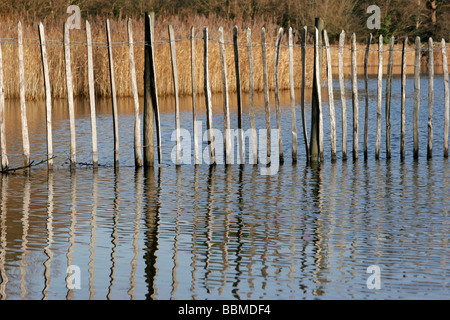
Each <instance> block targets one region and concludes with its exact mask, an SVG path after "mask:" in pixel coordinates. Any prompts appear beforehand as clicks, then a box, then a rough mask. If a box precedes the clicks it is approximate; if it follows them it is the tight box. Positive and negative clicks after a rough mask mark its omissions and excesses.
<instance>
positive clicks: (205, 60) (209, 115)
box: [203, 28, 216, 164]
mask: <svg viewBox="0 0 450 320" xmlns="http://www.w3.org/2000/svg"><path fill="white" fill-rule="evenodd" d="M203 45H204V47H203V48H204V50H203V72H204V88H205V105H206V118H207V119H206V120H207V121H206V127H207V130H208V140H209V157H210V159H209V164H216V150H215V147H214V134H213V130H212V128H213V117H212V101H211V85H210V83H209V70H208V28H204V29H203Z"/></svg>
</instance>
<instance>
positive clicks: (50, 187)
mask: <svg viewBox="0 0 450 320" xmlns="http://www.w3.org/2000/svg"><path fill="white" fill-rule="evenodd" d="M53 195H54V191H53V171H48V176H47V225H46V229H47V245H46V246H45V248H44V252H45V255H46V256H47V260H45V262H44V268H45V271H44V279H45V286H44V289H43V290H42V294H43V300H47V299H48V289H49V287H50V281H51V278H50V265H51V261H52V259H53V252H52V250H51V249H50V248H51V246H52V244H53Z"/></svg>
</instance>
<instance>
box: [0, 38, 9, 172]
mask: <svg viewBox="0 0 450 320" xmlns="http://www.w3.org/2000/svg"><path fill="white" fill-rule="evenodd" d="M2 60H3V59H2V45H1V43H0V152H1V157H2V161H1V169H2V170H5V169H7V168H8V166H9V161H8V155H7V152H6V130H5V118H6V117H5V87H4V84H3V61H2Z"/></svg>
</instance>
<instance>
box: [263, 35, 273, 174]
mask: <svg viewBox="0 0 450 320" xmlns="http://www.w3.org/2000/svg"><path fill="white" fill-rule="evenodd" d="M261 51H262V62H263V80H264V109H265V112H266V130H267V165H269V164H270V151H271V150H270V148H271V142H270V140H271V139H270V105H269V74H268V71H267V49H266V29H265V28H264V27H263V28H261Z"/></svg>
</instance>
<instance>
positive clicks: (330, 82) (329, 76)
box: [323, 30, 336, 161]
mask: <svg viewBox="0 0 450 320" xmlns="http://www.w3.org/2000/svg"><path fill="white" fill-rule="evenodd" d="M323 38H324V41H325V48H326V54H327V81H328V107H329V109H330V139H331V160H332V161H335V160H336V118H335V111H334V95H333V72H332V70H331V52H330V42H329V41H328V34H327V31H326V30H323Z"/></svg>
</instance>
